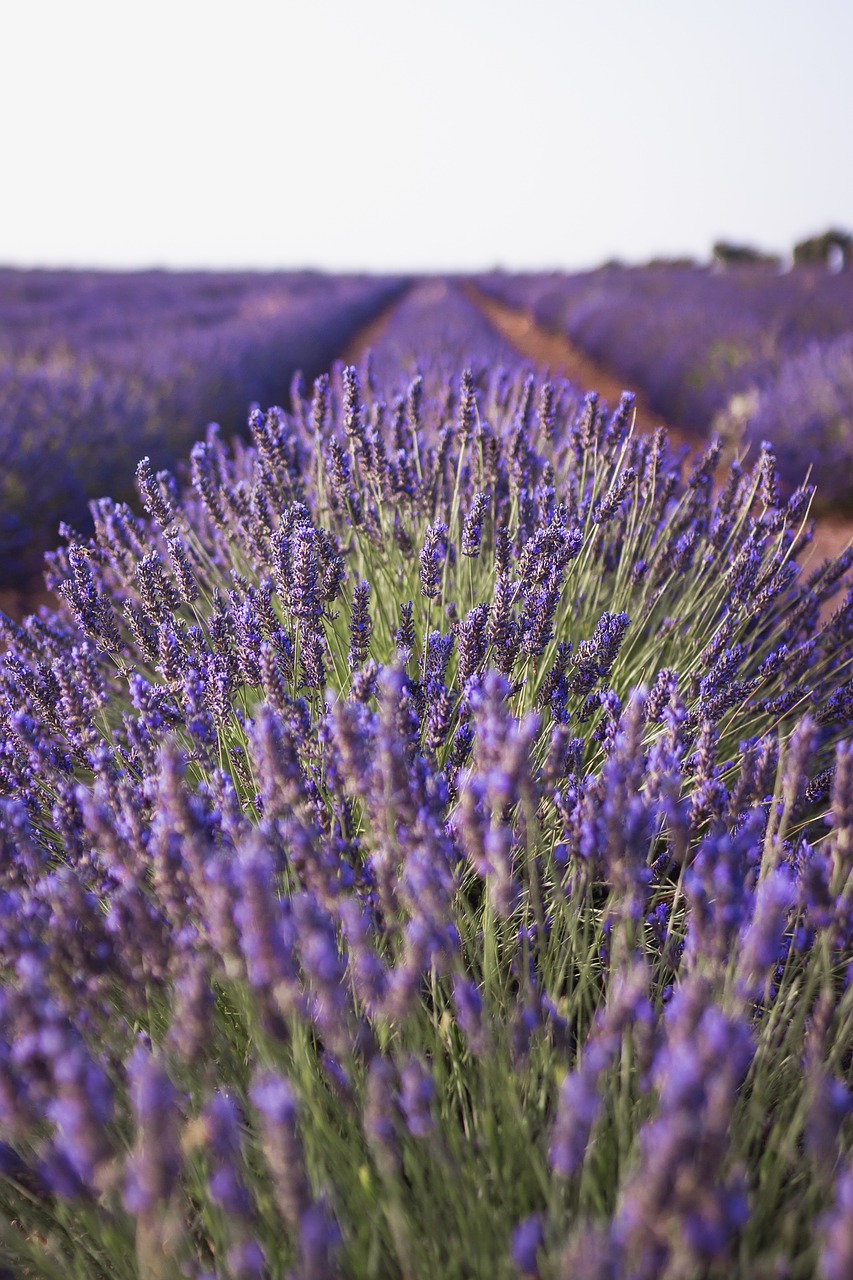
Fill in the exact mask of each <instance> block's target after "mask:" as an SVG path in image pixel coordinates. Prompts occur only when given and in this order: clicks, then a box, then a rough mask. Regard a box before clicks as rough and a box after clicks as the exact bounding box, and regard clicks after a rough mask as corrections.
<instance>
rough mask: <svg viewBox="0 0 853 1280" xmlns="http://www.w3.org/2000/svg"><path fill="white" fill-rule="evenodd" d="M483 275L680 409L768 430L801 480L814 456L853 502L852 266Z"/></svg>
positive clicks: (792, 481) (662, 403) (738, 435)
mask: <svg viewBox="0 0 853 1280" xmlns="http://www.w3.org/2000/svg"><path fill="white" fill-rule="evenodd" d="M478 284H479V285H480V287H481V288H483V289H484V290H485V291H486V292H488V293H491V294H492V295H493V296H495V297H497V298H499V299H500V300H501V301H503V302H505V303H507V304H509V305H511V306H515V307H520V308H524V309H526V310H528V311H529V312H530V314H531V315H532V317H533V318H534V319H535V320H536V322H537V323H539V324H542V325H544V326H545V327H547V328H549V329H552V330H556V331H559V332H561V333H564V334H566V335H567V336H568V337H569V338H570V339H571V340H572V341H573V342H575V343H577V344H578V345H579V346H580V347H581V348H583V349H584V350H585V351H587V352H589V353H590V354H591V355H593V356H594V357H595V358H596V359H598V360H600V361H601V362H602V363H604V364H607V365H609V366H611V367H613V368H614V369H618V370H619V372H620V374H621V375H622V376H623V377H624V379H625V380H626V382H627V383H628V384H629V385H631V386H636V387H641V388H642V389H643V391H644V392H645V393H646V395H647V397H648V400H649V402H650V404H651V406H652V407H653V408H654V409H655V410H657V411H658V412H659V413H661V414H662V415H663V416H664V417H665V418H667V419H668V420H669V421H670V422H672V423H677V424H678V425H680V426H683V427H687V428H690V429H693V430H695V431H697V432H701V433H705V434H707V433H708V431H709V428H712V429H716V430H719V431H721V432H722V433H723V434H724V435H726V434H728V435H729V437H731V438H732V439H733V440H734V441H735V442H740V441H741V440H744V441H745V442H746V443H748V444H751V445H752V447H753V449H755V448H757V447H758V446H759V445H760V442H761V441H762V440H765V439H766V440H769V441H770V442H771V443H772V445H773V448H774V450H775V452H776V455H777V459H778V464H779V468H780V472H781V474H782V477H783V479H784V481H785V482H786V483H787V484H788V485H789V486H794V485H796V484H797V483H799V481H800V479H801V477H802V475H803V472H804V470H805V467H806V465H810V466H812V468H813V476H814V479H815V480H816V482H817V486H818V500H819V502H820V503H821V504H822V505H823V506H824V507H827V508H830V507H841V508H847V509H849V508H850V507H851V506H853V271H844V272H841V273H839V274H833V273H831V272H828V271H827V270H826V269H824V268H819V267H795V268H794V269H793V270H791V271H788V272H785V273H780V272H779V271H778V270H777V269H775V268H773V267H771V266H755V265H752V266H740V267H736V268H732V269H728V270H725V271H719V270H714V269H710V268H701V267H697V266H690V265H686V264H671V265H665V264H661V265H650V266H646V267H637V268H630V269H629V268H624V267H619V266H609V267H604V268H601V269H600V270H597V271H592V272H585V273H582V274H579V275H572V276H564V275H538V276H536V275H531V276H509V275H502V274H501V273H495V274H493V275H491V276H482V277H480V278H479V279H478Z"/></svg>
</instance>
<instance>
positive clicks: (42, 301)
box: [0, 269, 403, 586]
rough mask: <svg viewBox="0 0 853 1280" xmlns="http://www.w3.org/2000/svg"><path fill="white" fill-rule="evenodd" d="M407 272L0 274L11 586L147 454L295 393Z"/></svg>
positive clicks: (230, 427)
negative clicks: (298, 381)
mask: <svg viewBox="0 0 853 1280" xmlns="http://www.w3.org/2000/svg"><path fill="white" fill-rule="evenodd" d="M402 286H403V282H402V281H400V280H396V279H382V278H373V279H369V278H366V277H363V278H360V279H359V278H357V277H351V278H347V277H333V276H323V275H320V274H319V273H316V272H303V273H301V274H292V275H284V274H281V275H262V274H260V273H245V274H243V275H239V274H231V275H223V274H218V275H217V274H212V273H207V274H205V273H202V272H198V273H195V274H189V273H184V274H171V275H170V274H168V273H165V272H139V273H129V274H125V275H122V274H118V273H107V272H101V273H98V272H50V271H37V272H33V271H12V270H8V269H6V270H0V586H2V585H4V584H6V583H10V582H14V581H15V580H16V579H20V578H26V577H27V576H29V575H30V574H32V572H33V569H34V568H37V567H38V564H39V559H40V554H41V552H43V551H45V550H47V549H48V548H49V547H51V546H53V545H54V544H55V542H56V528H57V524H58V522H59V521H60V520H66V521H70V522H71V523H77V522H80V521H85V520H86V519H87V516H88V512H87V502H88V500H89V499H90V498H100V497H102V496H103V495H104V494H106V493H110V494H112V495H113V496H114V497H122V498H127V497H129V496H130V494H131V492H132V476H133V470H134V468H135V466H136V463H137V462H138V461H139V459H140V458H141V457H143V456H145V455H146V454H147V455H150V457H151V459H152V464H153V465H154V466H155V467H163V466H171V465H173V464H174V463H175V462H177V461H178V460H179V459H180V458H181V457H182V456H183V455H184V454H185V453H186V452H187V451H188V450H189V448H190V446H191V444H192V443H193V440H194V439H195V438H196V435H197V434H198V431H199V430H200V429H201V430H203V428H204V425H205V424H206V423H207V422H208V421H212V420H214V419H215V420H217V421H220V422H221V423H222V425H223V427H224V428H225V429H227V431H228V432H229V434H231V433H232V432H234V431H237V430H239V429H241V428H242V427H243V426H244V424H245V415H246V410H247V406H248V404H249V403H251V402H252V401H258V402H260V403H262V404H264V405H267V404H273V403H278V402H279V401H280V400H285V399H286V398H287V396H288V394H289V387H290V381H291V378H292V377H293V375H294V374H295V373H296V372H297V371H298V370H301V371H302V372H303V373H304V374H305V375H306V376H309V377H314V376H316V374H318V373H321V372H322V371H323V370H324V369H326V368H327V367H328V366H329V364H330V363H331V362H332V360H333V359H334V358H335V356H337V355H338V354H339V353H340V350H341V348H342V346H343V345H344V344H345V343H346V342H347V340H348V339H349V338H350V337H351V336H352V335H353V334H354V333H355V331H356V330H357V329H359V328H361V326H363V325H364V324H366V323H367V322H368V321H369V320H370V319H371V318H372V317H373V316H374V315H375V314H376V313H377V312H378V311H379V310H380V309H381V308H382V307H383V306H384V305H387V304H388V303H389V302H391V301H392V300H393V299H394V297H395V296H396V295H397V294H398V293H399V292H400V290H401V288H402Z"/></svg>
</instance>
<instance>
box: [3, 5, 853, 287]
mask: <svg viewBox="0 0 853 1280" xmlns="http://www.w3.org/2000/svg"><path fill="white" fill-rule="evenodd" d="M851 49H853V2H851V0H713V2H711V3H709V2H707V0H525V2H524V3H520V2H513V0H419V2H418V3H414V2H413V0H300V2H298V3H296V2H294V0H268V2H267V3H259V2H258V0H229V3H227V4H221V3H216V2H215V0H206V2H205V3H197V2H196V0H171V2H167V3H163V2H161V0H146V2H145V3H140V4H134V5H126V4H118V3H116V2H115V0H109V2H108V3H100V2H96V0H76V2H74V3H69V2H68V0H55V2H50V3H49V2H46V0H24V2H23V3H20V4H15V5H12V4H9V5H7V6H6V7H5V9H4V16H3V18H2V20H1V21H0V112H2V134H1V135H0V137H2V168H0V195H2V206H0V263H6V264H20V265H29V266H54V265H67V266H84V265H93V266H104V267H138V266H169V267H183V266H187V267H189V266H201V267H205V266H206V267H228V266H233V267H264V268H273V267H299V266H316V267H323V268H327V269H333V270H344V269H370V270H385V269H409V270H441V269H442V268H444V269H460V270H466V269H474V268H484V267H490V266H494V265H502V266H505V267H510V268H544V267H582V266H591V265H595V264H598V263H600V262H602V261H604V260H605V259H607V258H611V257H619V258H622V259H624V260H626V261H640V260H642V259H644V258H647V257H649V256H652V255H675V254H685V253H686V254H693V255H696V256H699V257H702V258H704V257H707V255H708V253H709V250H710V246H711V244H712V242H713V241H714V240H715V239H717V238H721V237H722V238H726V239H730V240H733V241H737V242H746V243H753V244H756V245H759V246H761V247H764V248H767V249H775V250H780V251H784V250H786V249H789V248H790V246H791V245H792V243H793V242H794V240H795V239H797V238H799V237H802V236H803V235H805V234H809V233H811V232H816V231H821V230H823V229H825V228H826V227H827V226H829V225H836V224H839V225H841V226H847V227H851V226H853V163H851V152H852V151H853V145H852V144H851V134H850V130H851V125H853V74H851V70H850V57H851Z"/></svg>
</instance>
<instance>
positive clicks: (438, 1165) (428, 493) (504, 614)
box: [0, 304, 853, 1280]
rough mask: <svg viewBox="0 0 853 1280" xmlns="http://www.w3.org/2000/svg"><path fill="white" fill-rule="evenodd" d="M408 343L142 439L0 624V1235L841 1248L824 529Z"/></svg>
mask: <svg viewBox="0 0 853 1280" xmlns="http://www.w3.org/2000/svg"><path fill="white" fill-rule="evenodd" d="M452 305H453V304H451V306H452ZM447 314H448V315H449V312H448V313H447ZM436 360H437V366H436V367H433V366H432V365H431V363H430V360H429V358H428V357H426V356H425V357H423V358H422V360H421V364H422V369H421V371H420V372H419V373H418V374H417V375H416V377H415V378H414V380H412V381H411V382H408V380H407V377H406V376H405V375H404V374H403V373H402V372H401V371H398V372H397V373H394V372H391V373H389V374H388V375H387V377H385V376H383V377H382V378H381V379H380V378H379V377H378V375H377V371H376V366H374V370H373V373H372V374H370V375H369V376H368V374H367V373H365V375H364V376H363V378H362V380H360V379H359V376H358V374H357V372H356V370H355V369H353V368H338V369H337V370H336V371H335V372H334V375H333V377H332V378H331V379H329V378H326V377H321V378H320V379H318V380H317V381H316V382H315V384H314V387H313V393H312V394H311V395H310V397H306V396H303V395H302V394H301V393H298V392H297V395H296V398H295V400H294V403H293V405H292V408H291V409H290V410H289V411H288V412H285V411H284V410H282V409H279V408H273V409H270V410H269V411H268V412H266V413H261V412H259V411H255V412H253V413H252V415H251V418H250V422H249V430H250V440H249V442H248V443H247V442H245V441H242V440H237V441H234V442H233V443H232V444H230V445H228V444H226V443H225V442H224V441H223V439H222V438H221V433H220V432H219V431H218V430H216V429H211V430H210V431H209V432H208V435H207V437H206V439H205V440H203V441H200V442H199V443H197V444H196V445H195V446H194V448H193V450H192V453H191V458H190V477H191V478H190V480H189V481H188V482H187V483H186V484H181V483H180V482H179V481H178V480H176V479H175V477H174V476H173V475H171V474H170V473H169V472H167V471H164V470H160V471H154V470H153V469H152V467H151V465H150V464H149V463H148V462H147V461H146V462H143V463H142V464H140V466H139V468H138V470H137V486H138V492H139V499H140V501H141V503H142V506H143V508H144V510H145V513H146V515H145V517H144V518H142V517H139V516H137V515H134V513H133V511H132V510H131V508H130V507H129V506H127V505H125V504H121V503H116V502H112V501H109V500H106V499H104V500H101V501H98V502H96V503H94V504H93V508H92V518H93V523H94V536H93V537H92V538H90V539H83V538H71V540H70V541H68V542H67V543H66V545H65V546H64V547H63V548H61V549H59V550H58V551H57V552H56V553H55V554H53V555H52V557H51V558H50V567H49V572H50V578H51V581H52V583H53V585H54V587H55V588H56V590H57V592H58V595H59V598H60V600H61V602H62V605H61V609H60V611H59V612H58V613H56V614H48V613H47V612H46V611H44V612H43V613H42V614H41V616H40V617H33V618H30V619H28V620H27V621H25V622H24V624H23V625H22V626H16V625H14V624H13V623H11V622H10V621H9V620H8V619H6V620H3V634H4V637H5V644H6V653H5V656H4V658H3V661H2V666H0V745H1V747H2V749H0V1265H5V1266H6V1267H7V1268H8V1269H10V1270H11V1272H12V1273H13V1274H23V1275H38V1276H46V1277H54V1276H56V1277H59V1276H63V1277H67V1276H71V1277H79V1278H80V1280H82V1278H83V1277H86V1280H98V1277H107V1276H109V1277H125V1276H126V1277H128V1278H129V1280H130V1278H131V1277H132V1278H133V1280H137V1278H138V1280H142V1278H143V1277H149V1276H154V1275H158V1276H170V1277H171V1276H175V1277H177V1276H182V1277H185V1278H187V1280H202V1277H204V1278H205V1280H209V1278H210V1277H216V1280H250V1278H251V1280H261V1278H265V1277H270V1280H272V1278H275V1280H278V1278H279V1277H284V1276H285V1275H287V1276H293V1277H304V1278H305V1280H307V1278H308V1277H310V1278H311V1280H321V1278H322V1277H326V1276H329V1277H331V1276H358V1277H374V1276H375V1277H402V1278H404V1280H408V1278H409V1277H415V1276H418V1277H426V1276H429V1277H447V1278H448V1280H450V1278H451V1277H458V1278H459V1280H462V1278H463V1277H470V1276H471V1275H483V1276H490V1277H491V1276H494V1277H497V1278H498V1280H510V1278H511V1277H516V1278H518V1277H540V1278H541V1280H545V1278H546V1277H547V1278H552V1277H554V1278H560V1280H562V1278H563V1277H565V1278H566V1280H568V1278H569V1277H572V1278H573V1280H605V1277H628V1276H630V1277H635V1278H636V1280H658V1278H663V1280H676V1278H677V1277H679V1278H683V1277H693V1276H696V1277H699V1276H703V1277H704V1276H707V1277H723V1276H726V1277H729V1276H735V1277H744V1280H745V1278H746V1277H752V1276H757V1275H773V1276H782V1275H787V1276H790V1277H791V1278H792V1280H793V1277H795V1276H812V1275H819V1276H821V1277H823V1280H841V1278H842V1277H844V1276H847V1275H849V1274H850V1271H851V1267H853V1132H851V1121H850V1115H851V1109H853V1105H852V1104H853V1096H851V1084H853V1080H851V1043H853V994H851V991H852V990H853V989H852V988H851V984H850V976H851V973H853V969H851V960H853V912H851V902H853V746H851V743H850V741H849V724H850V721H851V714H852V713H853V680H851V678H850V668H851V661H853V581H852V580H851V562H853V555H851V554H846V555H844V556H842V557H839V558H838V559H837V560H835V561H831V562H826V563H824V564H822V565H820V566H817V567H816V568H814V569H813V570H812V571H811V572H805V571H804V570H803V569H802V567H801V561H802V558H803V555H804V553H805V552H806V551H807V549H808V544H809V538H810V526H809V519H808V509H809V503H810V501H811V498H812V491H811V490H810V489H808V488H798V489H797V490H796V491H795V492H794V493H793V494H792V495H790V496H789V497H787V498H784V499H783V498H782V497H780V493H779V485H778V479H777V475H776V468H775V463H774V459H773V456H772V453H771V452H770V451H769V450H767V449H765V450H762V451H761V453H760V456H759V458H758V459H756V462H755V465H754V467H753V468H752V469H751V470H744V469H743V468H742V467H741V466H740V465H739V464H737V463H736V464H734V466H733V467H732V469H731V472H730V475H729V478H728V481H727V483H726V484H724V485H723V486H722V487H719V488H715V486H714V476H715V472H716V470H717V468H718V465H719V458H720V446H719V445H718V444H713V445H712V446H711V447H710V448H709V450H708V451H707V453H706V454H705V455H704V456H702V457H700V458H697V459H695V460H693V463H692V465H691V466H690V467H687V468H685V467H684V466H683V459H682V457H681V455H680V454H677V453H673V451H672V450H671V449H670V447H669V444H668V442H667V439H666V436H665V434H664V433H662V432H661V433H658V434H657V435H655V436H653V437H652V436H642V435H635V434H634V433H633V416H634V415H633V404H632V401H631V398H630V397H629V396H626V397H624V398H623V400H622V402H621V403H620V404H619V405H618V406H614V407H612V409H607V407H606V406H604V405H603V404H601V403H600V402H599V400H598V398H597V397H596V396H594V395H589V396H587V397H585V398H584V399H582V400H579V399H578V396H577V394H576V392H575V390H574V389H573V388H572V387H571V386H568V385H566V384H562V383H552V382H543V381H542V380H541V379H537V378H536V377H534V376H533V375H532V374H529V373H527V372H526V371H523V370H521V371H518V372H517V373H516V374H515V375H514V376H511V375H510V374H508V373H507V372H505V371H489V370H483V371H481V372H480V373H479V374H477V373H474V372H473V371H471V370H470V369H469V370H465V371H464V372H462V373H461V376H457V377H456V378H455V379H454V381H453V384H452V387H451V388H450V392H449V393H448V388H447V381H446V374H445V367H444V363H443V360H442V359H441V358H440V357H436ZM433 387H435V390H432V389H431V388H433Z"/></svg>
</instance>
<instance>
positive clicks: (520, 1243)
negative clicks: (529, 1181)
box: [510, 1213, 545, 1280]
mask: <svg viewBox="0 0 853 1280" xmlns="http://www.w3.org/2000/svg"><path fill="white" fill-rule="evenodd" d="M544 1243H545V1232H544V1229H543V1226H542V1218H541V1217H540V1215H539V1214H538V1213H533V1214H531V1215H530V1217H529V1218H524V1219H523V1220H522V1221H521V1222H519V1224H518V1226H516V1227H514V1228H513V1232H512V1240H511V1242H510V1255H511V1257H512V1260H513V1262H514V1264H515V1266H516V1268H517V1270H518V1273H519V1275H521V1276H531V1277H534V1280H535V1277H537V1276H538V1275H539V1261H538V1255H539V1251H540V1249H541V1248H542V1246H543V1244H544Z"/></svg>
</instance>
